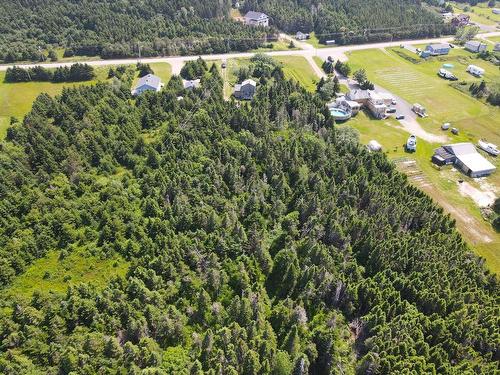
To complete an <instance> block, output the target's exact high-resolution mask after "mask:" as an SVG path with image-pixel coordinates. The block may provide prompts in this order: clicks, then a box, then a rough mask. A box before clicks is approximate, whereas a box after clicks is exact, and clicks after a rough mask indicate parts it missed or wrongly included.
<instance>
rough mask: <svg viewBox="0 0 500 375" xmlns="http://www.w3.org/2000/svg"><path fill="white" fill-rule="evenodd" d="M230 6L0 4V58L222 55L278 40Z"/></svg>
mask: <svg viewBox="0 0 500 375" xmlns="http://www.w3.org/2000/svg"><path fill="white" fill-rule="evenodd" d="M230 9H231V5H230V2H229V1H227V0H224V1H218V0H208V1H204V2H202V3H200V2H199V1H194V0H160V1H156V0H146V1H142V2H136V1H130V0H125V1H121V2H120V4H119V5H118V4H116V3H113V2H102V1H97V0H91V1H85V2H74V1H71V0H48V1H34V2H33V1H31V2H26V1H21V0H14V1H3V2H1V3H0V60H3V62H5V63H12V62H16V61H24V60H31V61H43V60H45V59H46V58H47V57H48V56H47V52H46V51H49V52H50V51H51V50H53V49H54V48H63V49H64V56H65V57H71V56H75V55H77V56H80V55H82V56H101V57H102V58H127V57H137V56H139V53H140V54H141V55H142V56H143V57H148V56H160V55H187V54H202V53H223V52H229V51H247V50H250V49H254V48H258V47H259V46H260V45H261V44H262V43H265V42H267V41H268V39H273V38H275V36H276V31H275V30H273V29H269V28H256V27H250V26H245V25H243V24H242V23H241V22H237V21H234V20H232V19H231V18H230Z"/></svg>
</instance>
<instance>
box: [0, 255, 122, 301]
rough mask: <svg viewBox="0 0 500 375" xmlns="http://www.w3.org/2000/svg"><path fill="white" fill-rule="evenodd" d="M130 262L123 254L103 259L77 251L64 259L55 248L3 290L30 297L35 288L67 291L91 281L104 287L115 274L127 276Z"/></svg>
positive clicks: (6, 292) (43, 291)
mask: <svg viewBox="0 0 500 375" xmlns="http://www.w3.org/2000/svg"><path fill="white" fill-rule="evenodd" d="M128 267H129V264H128V263H127V262H125V261H124V260H123V259H121V258H118V257H117V258H113V259H100V258H97V257H95V256H91V255H89V254H86V253H82V252H75V253H72V254H70V255H68V256H67V257H66V258H64V259H62V260H60V259H59V252H57V251H52V252H49V254H48V255H47V256H46V257H44V258H41V259H38V260H36V261H35V262H34V263H33V264H32V265H31V266H29V267H28V268H27V270H26V271H25V272H24V273H23V274H22V275H20V276H18V277H16V278H15V280H14V282H13V283H12V285H11V286H10V287H9V288H7V289H6V290H4V291H2V294H4V293H5V294H6V295H7V296H17V297H21V298H30V297H31V296H32V295H33V292H35V291H37V292H40V293H44V294H45V293H64V292H65V291H66V289H67V288H68V286H71V285H76V284H78V283H82V282H91V283H92V285H94V286H95V287H98V288H99V287H103V286H104V285H106V283H107V282H108V281H109V280H110V279H111V278H113V277H115V276H125V274H126V273H127V270H128Z"/></svg>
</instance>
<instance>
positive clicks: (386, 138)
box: [347, 50, 500, 273]
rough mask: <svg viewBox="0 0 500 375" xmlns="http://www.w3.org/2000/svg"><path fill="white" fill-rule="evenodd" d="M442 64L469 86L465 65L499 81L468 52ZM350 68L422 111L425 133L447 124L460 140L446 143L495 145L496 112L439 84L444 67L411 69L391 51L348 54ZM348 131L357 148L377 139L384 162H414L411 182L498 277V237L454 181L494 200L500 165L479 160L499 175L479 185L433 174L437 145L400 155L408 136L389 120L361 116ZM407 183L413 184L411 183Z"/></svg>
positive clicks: (498, 134)
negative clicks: (486, 188) (488, 188)
mask: <svg viewBox="0 0 500 375" xmlns="http://www.w3.org/2000/svg"><path fill="white" fill-rule="evenodd" d="M464 56H465V57H466V58H464ZM447 60H449V61H447V62H450V63H453V64H454V65H455V68H454V69H453V72H454V73H455V74H456V75H457V76H458V77H459V78H460V79H467V80H468V81H472V80H474V79H475V78H474V77H472V76H469V75H468V73H466V72H465V67H466V65H467V64H468V63H474V64H476V65H481V66H484V67H485V68H486V69H487V77H486V78H487V79H490V80H495V79H498V74H499V73H498V70H497V71H495V67H493V65H491V64H489V63H487V62H484V61H482V60H481V61H480V62H479V61H477V60H471V59H470V55H468V52H465V51H461V50H460V51H456V52H455V51H454V52H452V55H451V56H450V57H449V58H447ZM349 62H350V64H351V66H352V67H353V70H356V69H358V68H361V67H364V68H365V69H366V71H367V74H368V77H369V79H371V80H372V81H374V82H375V83H377V84H379V85H381V86H383V87H385V88H386V89H388V90H390V91H392V92H394V93H395V94H396V95H399V96H401V97H402V98H404V99H406V100H407V101H409V102H410V103H414V102H418V103H421V104H423V105H424V106H425V107H426V108H427V111H428V113H429V118H427V119H425V120H420V123H421V124H422V126H423V127H424V128H425V129H426V130H428V131H430V132H433V133H436V134H440V133H441V130H440V126H441V124H442V123H443V122H451V123H452V126H456V127H458V128H459V129H460V134H459V135H458V136H453V135H451V134H450V133H448V134H447V135H448V136H449V138H450V139H449V142H450V143H455V142H465V141H469V142H473V143H476V142H477V140H478V139H479V138H487V139H489V140H490V141H492V142H494V143H497V144H500V110H499V109H498V108H495V107H492V106H490V105H487V104H484V103H482V102H480V101H478V100H476V99H474V98H472V97H470V96H469V95H467V94H465V93H462V92H461V91H459V90H457V89H455V88H453V87H451V86H449V82H448V81H445V80H442V79H440V78H439V77H438V76H437V75H436V72H437V70H438V69H439V67H441V66H442V64H443V63H444V62H445V61H438V60H437V59H435V60H433V61H428V62H422V63H420V64H413V63H411V62H409V61H407V60H405V59H403V58H402V57H400V56H398V55H397V54H396V53H395V52H394V51H393V50H392V51H391V50H388V51H385V52H384V51H381V50H366V51H356V52H353V53H352V54H350V55H349ZM496 69H498V68H496ZM477 81H478V82H479V80H477ZM347 125H349V126H352V127H354V128H356V129H358V130H359V132H360V138H361V141H362V143H367V142H368V141H370V140H371V139H376V140H377V141H378V142H379V143H380V144H382V146H383V147H384V152H386V153H387V155H388V157H389V158H391V159H393V160H396V161H398V160H400V159H401V158H405V159H409V160H415V162H416V169H417V170H418V175H419V177H418V178H417V179H416V180H415V181H413V182H414V183H415V184H416V185H417V186H420V187H421V188H422V189H423V190H425V191H426V192H427V193H428V194H429V195H430V196H431V197H433V199H434V200H435V201H437V202H439V203H440V204H441V205H442V206H443V207H444V208H445V209H446V210H447V211H448V212H451V213H452V215H453V216H454V217H455V218H456V219H457V226H458V228H459V229H460V230H461V233H462V234H463V235H464V237H465V238H466V239H467V240H468V242H469V243H470V244H471V245H472V246H473V247H474V249H475V250H476V252H477V253H478V254H479V255H481V256H483V257H484V258H485V259H486V260H487V266H488V267H489V268H490V269H491V270H492V271H494V272H496V273H500V251H499V249H500V235H499V234H498V233H495V232H494V231H493V229H492V228H491V225H490V224H489V223H488V222H487V221H486V220H484V219H483V217H482V215H481V211H480V209H479V208H478V207H477V205H476V203H475V202H474V201H473V200H472V199H471V198H469V197H464V196H462V195H461V194H460V193H459V183H458V181H459V180H465V181H466V182H468V183H470V184H471V185H472V186H474V187H475V188H477V189H480V188H481V183H485V182H487V183H488V184H491V185H493V186H495V187H496V188H497V195H498V192H500V160H499V159H498V158H493V157H490V156H487V155H485V154H483V155H484V156H485V157H487V158H488V159H489V160H490V161H491V162H492V163H493V164H495V165H496V166H497V168H498V169H499V170H497V172H495V173H494V174H493V175H491V176H489V177H487V178H486V179H481V180H480V181H478V180H474V179H470V178H468V177H466V176H464V175H463V174H461V173H460V172H458V171H456V170H454V169H452V168H445V169H443V170H437V169H436V168H435V167H434V166H433V165H432V163H431V162H430V158H431V156H432V154H433V150H434V149H435V148H437V147H438V146H439V144H431V143H428V142H424V141H423V140H420V139H419V140H418V149H417V152H416V153H414V154H407V153H405V151H404V148H403V145H404V143H405V142H406V139H407V138H408V135H409V134H408V133H407V132H406V131H404V130H403V128H402V127H401V126H400V125H399V123H398V122H396V121H395V120H393V119H389V120H384V121H378V120H372V119H370V118H368V116H366V115H365V114H364V113H360V114H359V115H358V116H357V117H355V118H353V119H351V120H350V121H349V122H348V123H347ZM412 173H413V172H412ZM410 180H411V181H412V178H410ZM468 218H472V219H473V220H474V226H475V228H473V229H474V231H473V230H472V229H471V228H470V224H468V223H467V220H468ZM478 233H479V235H478ZM481 234H484V238H486V237H488V241H489V242H487V243H483V242H482V241H478V236H479V237H480V236H481Z"/></svg>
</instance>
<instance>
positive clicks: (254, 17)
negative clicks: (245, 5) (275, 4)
mask: <svg viewBox="0 0 500 375" xmlns="http://www.w3.org/2000/svg"><path fill="white" fill-rule="evenodd" d="M245 18H250V19H252V20H258V19H260V18H267V14H265V13H262V12H254V11H253V10H250V11H248V12H247V14H245Z"/></svg>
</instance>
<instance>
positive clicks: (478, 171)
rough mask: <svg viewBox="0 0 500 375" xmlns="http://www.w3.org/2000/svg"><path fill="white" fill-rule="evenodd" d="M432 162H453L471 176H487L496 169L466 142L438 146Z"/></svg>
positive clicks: (442, 163) (440, 163) (439, 163)
mask: <svg viewBox="0 0 500 375" xmlns="http://www.w3.org/2000/svg"><path fill="white" fill-rule="evenodd" d="M432 162H433V163H435V164H437V165H449V164H454V165H455V167H457V168H458V169H460V170H461V171H462V172H463V173H464V174H466V175H467V176H469V177H473V178H476V177H484V176H488V175H490V174H491V173H493V172H494V171H495V170H496V167H495V166H494V165H493V164H491V163H490V162H489V161H488V160H487V159H486V158H485V157H484V156H482V155H481V154H480V153H479V152H477V150H476V148H475V147H474V145H473V144H472V143H468V142H464V143H455V144H450V145H444V146H442V147H439V148H438V149H436V150H435V151H434V155H433V156H432Z"/></svg>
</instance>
